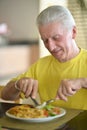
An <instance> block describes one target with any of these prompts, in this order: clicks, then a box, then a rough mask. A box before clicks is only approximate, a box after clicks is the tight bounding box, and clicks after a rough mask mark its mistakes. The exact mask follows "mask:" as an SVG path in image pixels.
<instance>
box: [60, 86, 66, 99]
mask: <svg viewBox="0 0 87 130" xmlns="http://www.w3.org/2000/svg"><path fill="white" fill-rule="evenodd" d="M58 97H59V98H60V99H61V100H64V101H67V96H65V95H64V93H63V87H62V86H61V87H60V88H59V90H58Z"/></svg>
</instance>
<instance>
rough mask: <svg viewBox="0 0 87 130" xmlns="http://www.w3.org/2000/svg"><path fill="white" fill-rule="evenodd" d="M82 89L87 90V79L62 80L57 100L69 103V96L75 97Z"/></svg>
mask: <svg viewBox="0 0 87 130" xmlns="http://www.w3.org/2000/svg"><path fill="white" fill-rule="evenodd" d="M81 88H87V78H78V79H65V80H62V81H61V84H60V87H59V89H58V91H57V95H56V98H58V99H62V100H65V101H67V97H68V96H72V95H74V94H75V93H76V92H77V91H78V90H79V89H81Z"/></svg>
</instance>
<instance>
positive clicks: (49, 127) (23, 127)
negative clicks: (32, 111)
mask: <svg viewBox="0 0 87 130" xmlns="http://www.w3.org/2000/svg"><path fill="white" fill-rule="evenodd" d="M16 105H18V104H16V103H9V102H0V128H2V129H1V130H4V129H3V128H7V129H6V130H57V129H58V128H60V127H61V126H63V125H64V124H66V123H67V122H68V121H70V120H71V119H73V118H74V117H76V116H77V115H79V114H80V113H81V112H82V110H78V109H68V108H64V110H65V111H66V113H65V114H64V115H63V116H61V117H59V118H56V119H53V120H50V121H44V122H29V121H26V120H18V119H13V118H10V117H8V116H7V115H6V111H7V110H8V109H10V108H11V107H14V106H16Z"/></svg>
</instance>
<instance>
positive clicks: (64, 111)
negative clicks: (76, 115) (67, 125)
mask: <svg viewBox="0 0 87 130" xmlns="http://www.w3.org/2000/svg"><path fill="white" fill-rule="evenodd" d="M65 114H66V110H65V109H63V108H60V114H58V115H56V116H49V117H44V118H20V117H16V116H14V115H12V114H9V113H8V111H6V115H7V116H8V117H10V118H13V119H18V120H23V121H28V122H36V123H37V122H46V121H51V120H54V119H56V118H59V117H62V116H64V115H65Z"/></svg>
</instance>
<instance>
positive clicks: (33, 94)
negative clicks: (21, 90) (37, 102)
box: [31, 80, 38, 98]
mask: <svg viewBox="0 0 87 130" xmlns="http://www.w3.org/2000/svg"><path fill="white" fill-rule="evenodd" d="M37 91H38V81H37V80H35V81H34V86H33V91H32V94H31V96H32V98H36V95H37Z"/></svg>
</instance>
